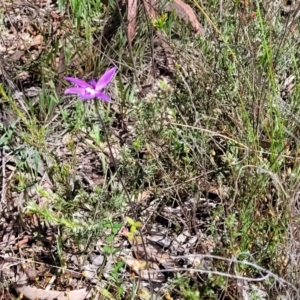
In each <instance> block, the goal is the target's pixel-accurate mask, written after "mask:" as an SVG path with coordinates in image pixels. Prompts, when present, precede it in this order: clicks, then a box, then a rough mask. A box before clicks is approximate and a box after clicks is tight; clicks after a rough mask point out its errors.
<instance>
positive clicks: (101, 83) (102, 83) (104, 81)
mask: <svg viewBox="0 0 300 300" xmlns="http://www.w3.org/2000/svg"><path fill="white" fill-rule="evenodd" d="M116 71H117V68H116V67H113V68H111V69H109V70H107V71H106V72H105V73H104V74H103V75H102V76H101V77H100V79H99V80H98V82H97V84H96V91H101V90H102V89H103V88H105V87H106V86H107V85H108V84H109V83H110V82H111V80H112V79H113V77H114V75H115V73H116Z"/></svg>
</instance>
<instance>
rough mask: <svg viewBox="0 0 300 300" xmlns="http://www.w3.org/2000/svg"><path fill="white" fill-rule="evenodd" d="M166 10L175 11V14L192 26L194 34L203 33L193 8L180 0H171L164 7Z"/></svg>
mask: <svg viewBox="0 0 300 300" xmlns="http://www.w3.org/2000/svg"><path fill="white" fill-rule="evenodd" d="M166 10H167V11H175V13H176V15H177V16H178V17H179V18H181V19H183V20H184V21H186V22H189V23H190V24H191V26H192V27H193V28H194V30H195V33H196V34H200V35H202V36H204V35H205V30H204V28H203V26H202V25H201V24H200V23H199V21H198V19H197V17H196V14H195V13H194V11H193V9H192V8H191V7H190V6H189V5H187V4H186V3H184V2H183V1H182V0H172V1H171V2H170V3H168V5H167V7H166Z"/></svg>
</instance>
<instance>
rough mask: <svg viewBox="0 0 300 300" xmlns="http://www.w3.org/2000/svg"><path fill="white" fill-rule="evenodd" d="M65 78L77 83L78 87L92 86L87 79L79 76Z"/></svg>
mask: <svg viewBox="0 0 300 300" xmlns="http://www.w3.org/2000/svg"><path fill="white" fill-rule="evenodd" d="M64 79H66V80H68V81H70V82H72V83H73V84H76V85H77V86H78V87H81V88H86V87H89V86H90V85H89V84H88V83H87V82H86V81H84V80H81V79H78V78H74V77H64Z"/></svg>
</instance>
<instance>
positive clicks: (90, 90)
mask: <svg viewBox="0 0 300 300" xmlns="http://www.w3.org/2000/svg"><path fill="white" fill-rule="evenodd" d="M85 91H86V92H87V93H88V94H91V95H95V93H96V91H95V90H94V89H93V88H91V87H87V88H86V89H85Z"/></svg>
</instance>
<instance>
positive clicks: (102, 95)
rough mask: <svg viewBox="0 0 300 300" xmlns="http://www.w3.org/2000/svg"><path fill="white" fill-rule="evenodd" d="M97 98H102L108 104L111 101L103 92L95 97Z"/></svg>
mask: <svg viewBox="0 0 300 300" xmlns="http://www.w3.org/2000/svg"><path fill="white" fill-rule="evenodd" d="M95 96H96V97H97V98H100V99H102V100H104V101H106V102H109V101H110V97H109V96H108V95H106V94H104V93H101V92H97V93H96V95H95Z"/></svg>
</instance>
